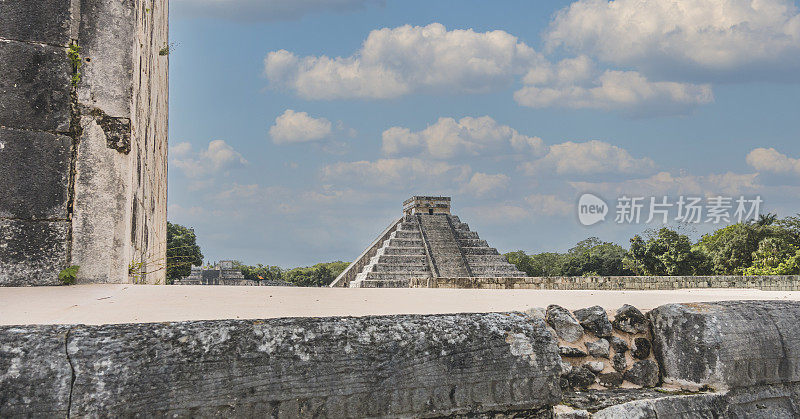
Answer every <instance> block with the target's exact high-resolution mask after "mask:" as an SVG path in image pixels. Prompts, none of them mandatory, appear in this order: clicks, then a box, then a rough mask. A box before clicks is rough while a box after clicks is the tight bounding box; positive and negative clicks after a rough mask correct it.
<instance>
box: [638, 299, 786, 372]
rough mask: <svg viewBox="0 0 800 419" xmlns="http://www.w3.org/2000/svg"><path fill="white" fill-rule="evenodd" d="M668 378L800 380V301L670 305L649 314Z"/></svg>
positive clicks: (658, 355) (654, 341)
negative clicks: (798, 324) (798, 322)
mask: <svg viewBox="0 0 800 419" xmlns="http://www.w3.org/2000/svg"><path fill="white" fill-rule="evenodd" d="M648 317H649V318H650V320H651V321H652V323H653V336H654V339H653V352H654V353H655V356H656V358H657V359H659V360H660V361H659V362H660V364H661V365H662V374H663V377H664V380H665V381H667V382H668V381H684V382H692V383H697V384H709V385H711V386H712V387H715V388H722V387H727V388H737V387H746V386H753V385H761V384H778V383H794V382H798V381H800V328H798V327H797V319H798V318H800V303H799V302H794V301H725V302H717V303H691V304H667V305H663V306H661V307H658V308H656V309H654V310H653V311H651V312H650V313H648Z"/></svg>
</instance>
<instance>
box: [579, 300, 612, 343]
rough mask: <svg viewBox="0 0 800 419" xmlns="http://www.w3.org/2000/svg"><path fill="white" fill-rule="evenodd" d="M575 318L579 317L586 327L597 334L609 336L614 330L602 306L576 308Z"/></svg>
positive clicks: (604, 336) (598, 335)
mask: <svg viewBox="0 0 800 419" xmlns="http://www.w3.org/2000/svg"><path fill="white" fill-rule="evenodd" d="M575 318H577V319H578V321H579V322H580V324H581V326H583V328H584V329H586V330H588V331H590V332H592V333H594V335H595V336H597V337H601V338H607V337H609V336H611V332H612V331H613V330H614V329H613V327H612V326H611V322H610V321H608V315H607V314H606V310H605V309H604V308H603V307H600V306H592V307H589V308H582V309H580V310H575Z"/></svg>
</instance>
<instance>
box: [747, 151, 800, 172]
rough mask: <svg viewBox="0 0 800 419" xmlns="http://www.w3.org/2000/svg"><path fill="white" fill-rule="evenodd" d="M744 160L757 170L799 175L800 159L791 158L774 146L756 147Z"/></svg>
mask: <svg viewBox="0 0 800 419" xmlns="http://www.w3.org/2000/svg"><path fill="white" fill-rule="evenodd" d="M746 161H747V164H749V165H750V167H752V168H753V169H756V170H758V171H759V172H770V173H779V174H797V175H800V159H794V158H791V157H789V156H787V155H785V154H782V153H780V152H779V151H778V150H775V149H774V148H756V149H754V150H753V151H751V152H750V153H748V154H747V158H746Z"/></svg>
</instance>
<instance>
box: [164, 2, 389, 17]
mask: <svg viewBox="0 0 800 419" xmlns="http://www.w3.org/2000/svg"><path fill="white" fill-rule="evenodd" d="M369 3H378V2H377V1H373V0H172V1H170V3H169V6H170V13H171V14H174V15H175V16H191V17H198V16H201V17H214V18H225V19H233V20H243V21H281V20H294V19H299V18H301V17H303V16H305V15H308V14H313V13H319V12H324V11H333V12H344V11H349V10H357V9H361V8H363V7H364V6H365V5H367V4H369Z"/></svg>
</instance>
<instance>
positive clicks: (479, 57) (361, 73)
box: [264, 23, 542, 99]
mask: <svg viewBox="0 0 800 419" xmlns="http://www.w3.org/2000/svg"><path fill="white" fill-rule="evenodd" d="M540 60H542V58H541V56H540V55H539V54H538V53H536V52H535V51H534V50H533V49H532V48H530V47H529V46H527V45H526V44H525V43H523V42H520V41H519V40H518V39H517V37H515V36H513V35H511V34H509V33H507V32H504V31H500V30H496V31H491V32H475V31H473V30H472V29H466V30H452V31H448V30H447V29H446V28H445V27H444V26H443V25H441V24H439V23H432V24H430V25H427V26H410V25H404V26H400V27H397V28H383V29H378V30H373V31H372V32H370V34H369V35H368V36H367V39H366V40H365V41H364V44H363V45H362V47H361V49H360V50H358V51H357V52H356V53H355V54H353V55H351V56H349V57H336V58H330V57H327V56H324V55H322V56H309V57H302V58H301V57H298V56H296V55H295V54H293V53H291V52H289V51H285V50H279V51H272V52H270V53H269V54H268V55H267V57H266V58H265V60H264V71H265V74H266V76H267V78H268V79H269V81H270V83H271V84H272V85H274V86H282V87H287V88H289V89H292V90H295V91H296V92H297V93H298V94H299V95H300V96H302V97H304V98H308V99H340V98H392V97H398V96H402V95H405V94H408V93H411V92H417V91H423V90H424V91H429V90H436V91H447V92H453V91H454V92H466V93H476V92H487V91H490V90H491V89H492V88H493V87H496V86H501V85H507V84H508V83H510V82H511V81H512V80H513V77H514V76H515V75H520V74H523V73H524V72H525V71H527V69H528V68H530V67H531V66H532V65H533V64H534V63H536V62H538V61H540Z"/></svg>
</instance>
